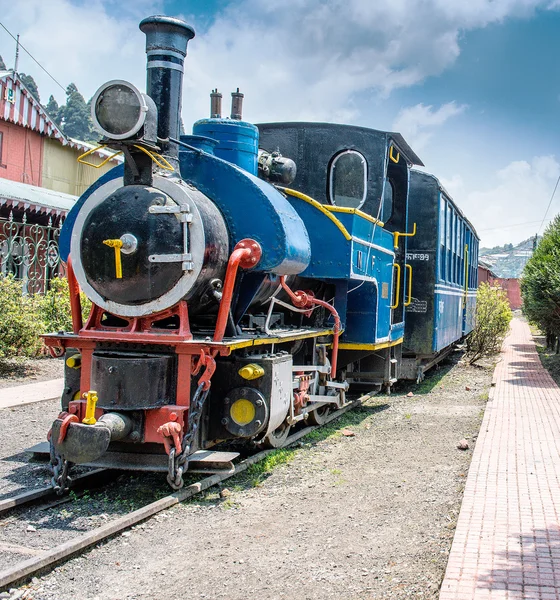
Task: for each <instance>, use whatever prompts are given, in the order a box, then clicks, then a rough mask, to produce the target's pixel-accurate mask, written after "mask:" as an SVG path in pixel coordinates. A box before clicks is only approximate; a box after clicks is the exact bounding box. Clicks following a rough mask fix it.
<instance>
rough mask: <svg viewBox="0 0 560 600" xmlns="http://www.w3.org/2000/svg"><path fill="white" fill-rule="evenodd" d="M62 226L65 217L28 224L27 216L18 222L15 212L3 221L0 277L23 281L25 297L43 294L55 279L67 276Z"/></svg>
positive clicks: (2, 219) (0, 226)
mask: <svg viewBox="0 0 560 600" xmlns="http://www.w3.org/2000/svg"><path fill="white" fill-rule="evenodd" d="M29 220H31V219H30V218H29ZM62 223H63V217H59V218H57V219H55V221H53V219H52V217H49V220H48V223H47V225H38V224H36V223H29V222H28V215H27V213H26V212H24V213H23V215H22V216H19V217H18V219H17V220H16V219H15V218H14V214H13V212H10V215H9V216H8V218H7V219H6V218H2V217H0V274H1V275H13V277H14V278H15V279H16V280H18V281H21V285H22V292H23V293H24V294H40V293H44V292H45V291H47V289H48V286H49V281H50V280H51V279H52V278H53V277H56V276H57V275H65V268H64V264H63V263H62V262H61V260H60V252H59V248H58V240H59V237H60V228H61V227H62Z"/></svg>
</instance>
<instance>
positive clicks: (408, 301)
mask: <svg viewBox="0 0 560 600" xmlns="http://www.w3.org/2000/svg"><path fill="white" fill-rule="evenodd" d="M405 267H406V268H407V269H408V270H409V271H408V298H407V300H406V302H405V303H404V305H405V306H410V305H411V304H412V265H405Z"/></svg>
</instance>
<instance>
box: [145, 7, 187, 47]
mask: <svg viewBox="0 0 560 600" xmlns="http://www.w3.org/2000/svg"><path fill="white" fill-rule="evenodd" d="M139 27H140V30H141V31H142V32H143V33H145V34H146V35H148V34H149V33H159V34H160V35H158V36H157V37H156V38H154V39H150V38H146V50H147V51H148V50H151V49H161V47H165V46H166V45H167V44H169V48H170V49H173V50H180V51H181V53H182V54H185V51H184V50H183V49H182V47H178V46H182V44H178V43H177V42H178V40H173V39H170V38H168V36H169V35H171V36H173V35H177V34H179V35H180V36H181V38H183V39H185V38H186V40H187V41H188V40H192V38H193V37H194V36H195V33H194V29H193V28H192V27H191V26H190V25H189V24H188V23H186V22H185V21H183V20H182V19H178V18H177V17H167V16H165V15H153V16H152V17H147V18H145V19H143V20H142V21H140V25H139ZM166 34H167V35H166Z"/></svg>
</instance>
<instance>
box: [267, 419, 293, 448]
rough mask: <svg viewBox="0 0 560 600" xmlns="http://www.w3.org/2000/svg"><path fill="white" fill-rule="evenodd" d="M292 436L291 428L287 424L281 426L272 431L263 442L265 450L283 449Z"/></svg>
mask: <svg viewBox="0 0 560 600" xmlns="http://www.w3.org/2000/svg"><path fill="white" fill-rule="evenodd" d="M289 434H290V426H289V425H288V424H287V423H284V424H283V425H280V427H278V428H277V429H275V430H274V431H271V432H270V433H269V434H268V435H267V436H266V437H265V438H264V440H263V441H262V444H261V445H262V447H263V448H282V446H283V445H284V444H285V442H286V440H287V439H288V435H289Z"/></svg>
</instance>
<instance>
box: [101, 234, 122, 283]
mask: <svg viewBox="0 0 560 600" xmlns="http://www.w3.org/2000/svg"><path fill="white" fill-rule="evenodd" d="M103 243H104V244H105V245H106V246H109V248H114V249H115V272H116V273H115V277H116V278H117V279H122V263H121V248H122V247H123V243H122V240H120V239H117V240H103Z"/></svg>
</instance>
